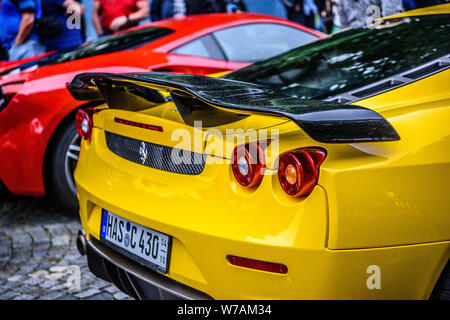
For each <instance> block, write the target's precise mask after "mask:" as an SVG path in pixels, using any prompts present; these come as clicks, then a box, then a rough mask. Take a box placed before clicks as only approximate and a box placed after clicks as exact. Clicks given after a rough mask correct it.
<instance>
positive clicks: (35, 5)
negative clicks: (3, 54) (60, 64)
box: [0, 0, 45, 60]
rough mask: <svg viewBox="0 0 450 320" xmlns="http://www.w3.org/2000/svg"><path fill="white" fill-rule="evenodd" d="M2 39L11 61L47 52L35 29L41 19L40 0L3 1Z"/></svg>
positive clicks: (1, 16) (1, 18)
mask: <svg viewBox="0 0 450 320" xmlns="http://www.w3.org/2000/svg"><path fill="white" fill-rule="evenodd" d="M0 6H1V7H0V26H1V28H0V39H1V43H2V46H3V48H4V49H5V50H6V51H7V53H8V58H9V60H19V59H25V58H28V57H32V56H35V55H38V54H41V53H44V52H45V47H44V45H42V43H40V41H39V36H38V35H37V33H36V30H35V28H34V24H35V21H36V20H37V19H40V18H41V15H42V12H41V4H40V1H39V0H2V1H1V4H0Z"/></svg>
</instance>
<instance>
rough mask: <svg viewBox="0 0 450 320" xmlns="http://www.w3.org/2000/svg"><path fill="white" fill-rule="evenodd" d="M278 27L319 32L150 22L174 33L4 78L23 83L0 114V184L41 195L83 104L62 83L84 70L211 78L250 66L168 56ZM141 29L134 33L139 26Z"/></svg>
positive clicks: (216, 19) (226, 22)
mask: <svg viewBox="0 0 450 320" xmlns="http://www.w3.org/2000/svg"><path fill="white" fill-rule="evenodd" d="M264 22H266V23H277V24H283V25H287V26H292V27H294V28H297V29H301V30H304V31H306V32H308V33H310V34H313V35H315V36H317V37H323V34H322V33H319V32H317V31H314V30H311V29H309V28H306V27H303V26H301V25H298V24H296V23H292V22H290V21H287V20H283V19H280V18H276V17H269V16H264V15H255V14H234V15H229V14H213V15H208V16H202V17H200V16H191V17H187V18H185V19H181V20H180V19H178V20H177V19H169V20H164V21H160V22H155V23H152V24H151V25H154V26H161V27H167V28H170V29H173V30H175V32H174V33H172V34H170V35H168V36H165V37H163V38H161V39H158V40H156V41H154V42H151V43H149V44H147V45H143V46H141V47H139V48H136V49H133V50H124V51H120V52H114V53H108V54H103V55H99V56H93V57H89V58H83V59H79V60H74V61H69V62H64V63H60V64H55V65H47V66H42V67H40V68H38V69H36V70H33V71H27V72H21V73H17V74H11V75H5V76H3V77H2V78H0V85H5V84H8V83H14V82H22V81H25V83H24V85H23V86H22V87H21V88H20V90H19V91H18V92H17V94H16V95H15V96H14V97H13V99H12V100H11V102H10V103H9V104H8V106H7V107H6V108H5V109H4V110H2V111H0V182H3V184H4V185H5V186H6V188H7V189H8V190H9V191H11V192H13V193H15V194H19V195H34V196H42V195H44V194H45V186H44V166H45V163H46V162H45V160H46V159H45V157H46V155H47V154H48V150H49V147H51V143H50V142H51V139H52V137H53V136H54V134H55V132H56V131H57V130H58V128H59V126H60V124H61V123H63V121H65V119H68V116H69V115H71V114H73V113H74V112H75V110H76V109H78V108H79V107H81V106H83V105H84V104H83V102H81V101H76V100H74V99H73V98H72V96H71V95H70V94H69V92H68V90H67V89H66V86H65V84H66V83H67V82H70V81H71V80H72V79H73V77H74V76H75V75H77V74H79V73H83V72H112V73H127V72H130V73H136V72H148V71H172V72H181V73H194V74H203V75H205V74H211V73H215V72H222V71H228V70H234V69H237V68H240V67H244V66H247V65H248V64H249V63H240V62H229V61H222V60H214V59H206V58H200V57H193V56H185V55H178V54H172V53H170V52H169V51H170V50H172V49H174V48H176V47H178V46H180V45H182V44H184V43H187V42H189V41H191V40H193V39H195V38H197V37H199V36H202V35H206V34H208V33H211V32H213V31H217V30H220V29H224V28H227V27H230V26H237V25H242V24H248V23H264ZM145 26H147V25H144V26H139V27H136V28H134V29H139V28H143V27H145Z"/></svg>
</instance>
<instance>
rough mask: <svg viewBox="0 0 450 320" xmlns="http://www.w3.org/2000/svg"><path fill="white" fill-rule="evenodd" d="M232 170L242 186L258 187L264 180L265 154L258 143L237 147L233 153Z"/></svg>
mask: <svg viewBox="0 0 450 320" xmlns="http://www.w3.org/2000/svg"><path fill="white" fill-rule="evenodd" d="M231 168H232V170H233V174H234V177H235V178H236V180H237V182H239V184H240V185H242V186H244V187H249V188H251V187H257V186H259V184H260V183H261V181H262V178H263V170H264V168H265V162H264V152H263V151H262V149H261V147H260V146H259V145H258V144H257V143H251V144H247V145H240V146H237V147H236V148H235V149H234V151H233V156H232V164H231Z"/></svg>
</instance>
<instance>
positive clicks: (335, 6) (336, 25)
mask: <svg viewBox="0 0 450 320" xmlns="http://www.w3.org/2000/svg"><path fill="white" fill-rule="evenodd" d="M331 10H332V11H333V27H332V28H331V33H335V32H338V31H339V30H341V17H340V15H339V0H332V1H331Z"/></svg>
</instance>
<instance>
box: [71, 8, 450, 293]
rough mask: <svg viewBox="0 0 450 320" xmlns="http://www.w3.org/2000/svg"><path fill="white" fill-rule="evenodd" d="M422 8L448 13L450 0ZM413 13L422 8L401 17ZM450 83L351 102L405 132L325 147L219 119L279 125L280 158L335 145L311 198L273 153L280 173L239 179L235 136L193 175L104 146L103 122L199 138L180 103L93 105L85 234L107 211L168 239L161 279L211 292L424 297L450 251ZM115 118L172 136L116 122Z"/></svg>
mask: <svg viewBox="0 0 450 320" xmlns="http://www.w3.org/2000/svg"><path fill="white" fill-rule="evenodd" d="M427 10H428V11H429V12H430V14H434V13H436V10H440V11H439V13H450V5H442V6H439V8H438V7H435V8H434V9H432V10H430V9H427ZM416 11H417V12H420V14H421V15H423V14H426V13H424V12H425V11H426V10H422V9H420V10H416ZM407 15H411V16H413V15H415V11H411V12H410V13H405V14H402V15H399V17H405V16H407ZM449 83H450V70H449V69H447V70H446V71H442V72H438V73H436V74H434V75H431V76H429V77H427V78H424V79H421V80H418V81H415V82H412V83H409V84H407V85H404V86H401V87H399V88H396V89H393V90H390V91H387V92H384V93H381V94H378V95H375V96H373V97H370V98H367V99H365V100H360V101H357V102H355V103H354V104H356V105H359V106H362V107H366V108H369V109H372V110H375V111H377V112H378V113H380V114H381V115H382V116H383V117H384V118H386V119H387V120H388V121H389V122H390V123H391V124H392V125H393V127H394V128H395V129H396V131H397V132H398V133H399V135H400V137H401V139H400V140H399V141H392V142H371V143H353V144H327V143H319V142H317V141H314V140H313V139H312V138H310V137H309V136H308V135H307V134H305V132H304V131H303V130H301V129H299V128H298V126H297V125H295V124H294V123H293V122H292V121H290V120H287V119H285V118H281V117H275V116H270V115H261V114H260V115H256V114H255V115H251V116H250V117H248V118H246V119H244V120H241V121H237V122H235V123H233V124H232V125H227V126H224V127H217V128H215V129H218V130H219V131H221V132H225V129H227V128H242V129H244V130H245V129H249V128H253V129H255V130H257V131H258V130H260V129H267V128H271V129H277V130H279V153H278V154H281V153H283V152H286V151H289V150H293V149H297V148H301V147H310V146H317V147H322V148H324V149H326V150H327V157H326V159H325V161H324V163H323V164H322V165H321V167H320V177H319V181H318V185H317V186H316V187H315V189H314V191H313V192H312V194H311V195H310V196H308V197H307V198H302V199H298V198H291V197H289V196H287V195H286V194H285V192H284V191H283V190H282V188H281V186H280V183H279V181H278V176H277V174H276V164H275V163H273V162H272V160H273V159H275V158H276V156H277V155H278V154H276V155H270V156H269V154H268V153H269V152H270V148H268V149H267V151H266V157H268V158H269V159H271V160H269V161H268V163H267V166H268V168H269V169H273V170H274V173H275V174H273V175H267V176H264V178H263V180H262V182H261V185H260V186H259V187H258V188H257V189H256V190H251V191H249V190H247V189H245V188H243V187H242V186H240V185H239V184H238V183H237V182H236V179H235V178H234V176H233V173H232V171H231V166H230V164H229V158H230V154H229V152H228V151H229V149H227V147H229V142H225V143H224V147H223V150H215V151H214V153H211V155H210V156H208V158H213V157H214V158H217V159H222V160H225V162H224V163H216V164H214V163H213V164H207V165H206V166H205V169H204V170H203V172H202V173H201V174H199V175H196V176H190V175H180V174H174V173H170V172H165V171H161V170H157V169H153V168H149V167H146V166H142V165H140V164H137V163H133V162H131V161H128V160H125V159H123V158H121V157H119V156H118V155H116V154H114V153H113V152H112V151H111V150H109V148H108V146H107V144H106V139H105V131H108V132H111V133H115V134H119V135H124V136H127V137H131V138H135V139H139V140H143V141H149V142H154V143H158V144H161V145H164V146H169V147H174V146H177V145H178V143H179V141H177V140H176V139H175V140H174V139H173V137H172V133H173V131H174V130H176V129H179V128H183V129H185V130H186V131H187V132H189V133H190V135H191V136H192V137H194V136H196V135H201V134H202V133H203V132H204V130H205V129H203V130H202V129H198V128H193V127H191V126H188V125H186V124H185V123H184V122H183V120H182V118H181V116H180V114H179V113H178V112H177V110H176V106H175V105H174V104H173V103H172V102H168V103H165V104H163V105H160V106H158V107H155V108H152V109H148V110H144V111H141V112H130V111H125V110H113V109H106V110H103V111H101V112H99V113H97V114H94V128H93V132H92V137H91V140H90V141H84V140H83V141H82V150H81V153H80V157H79V161H78V165H77V169H76V171H75V181H76V185H77V190H78V197H79V203H80V217H81V222H82V225H83V228H84V230H85V232H86V235H87V238H88V240H90V239H92V238H95V239H100V223H101V216H102V209H106V210H108V211H110V212H112V213H114V214H116V215H119V216H121V217H123V218H125V219H127V220H130V221H133V222H135V223H138V224H140V225H143V226H146V227H148V228H151V229H154V230H157V231H159V232H163V233H165V234H167V235H170V236H171V237H173V242H172V250H171V256H170V260H171V262H170V268H169V270H168V273H167V274H166V275H164V276H165V277H168V278H171V279H173V280H176V281H178V282H180V283H182V284H185V285H187V286H189V287H192V288H195V289H197V290H199V291H201V292H204V293H206V294H208V295H209V296H211V297H213V298H215V299H398V298H401V299H426V298H429V296H430V294H431V292H432V290H433V287H434V285H435V283H436V281H437V279H438V277H439V275H440V273H441V272H442V270H443V268H444V266H445V265H446V263H447V262H448V260H449V258H450V214H449V208H450V197H449V196H448V190H450V126H449V125H448V123H449V121H450V87H449V86H448V84H449ZM116 117H117V118H124V119H128V120H132V121H136V122H142V123H147V124H152V125H156V126H162V127H163V128H164V131H163V132H157V131H151V130H144V129H141V128H136V127H131V126H125V125H121V124H119V123H116V122H115V121H114V118H116ZM232 147H233V145H232ZM231 150H232V149H231ZM200 152H202V150H200ZM228 255H235V256H239V257H245V258H250V259H256V260H262V261H269V262H275V263H280V264H284V265H286V266H287V268H288V272H287V274H276V273H270V272H265V271H258V270H254V269H249V268H243V267H238V266H235V265H231V264H230V262H229V261H228V260H227V258H226V257H227V256H228ZM372 266H376V267H379V269H380V270H381V288H379V289H373V288H370V286H369V285H368V281H369V280H370V275H371V274H370V270H371V269H370V268H371V267H372Z"/></svg>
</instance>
